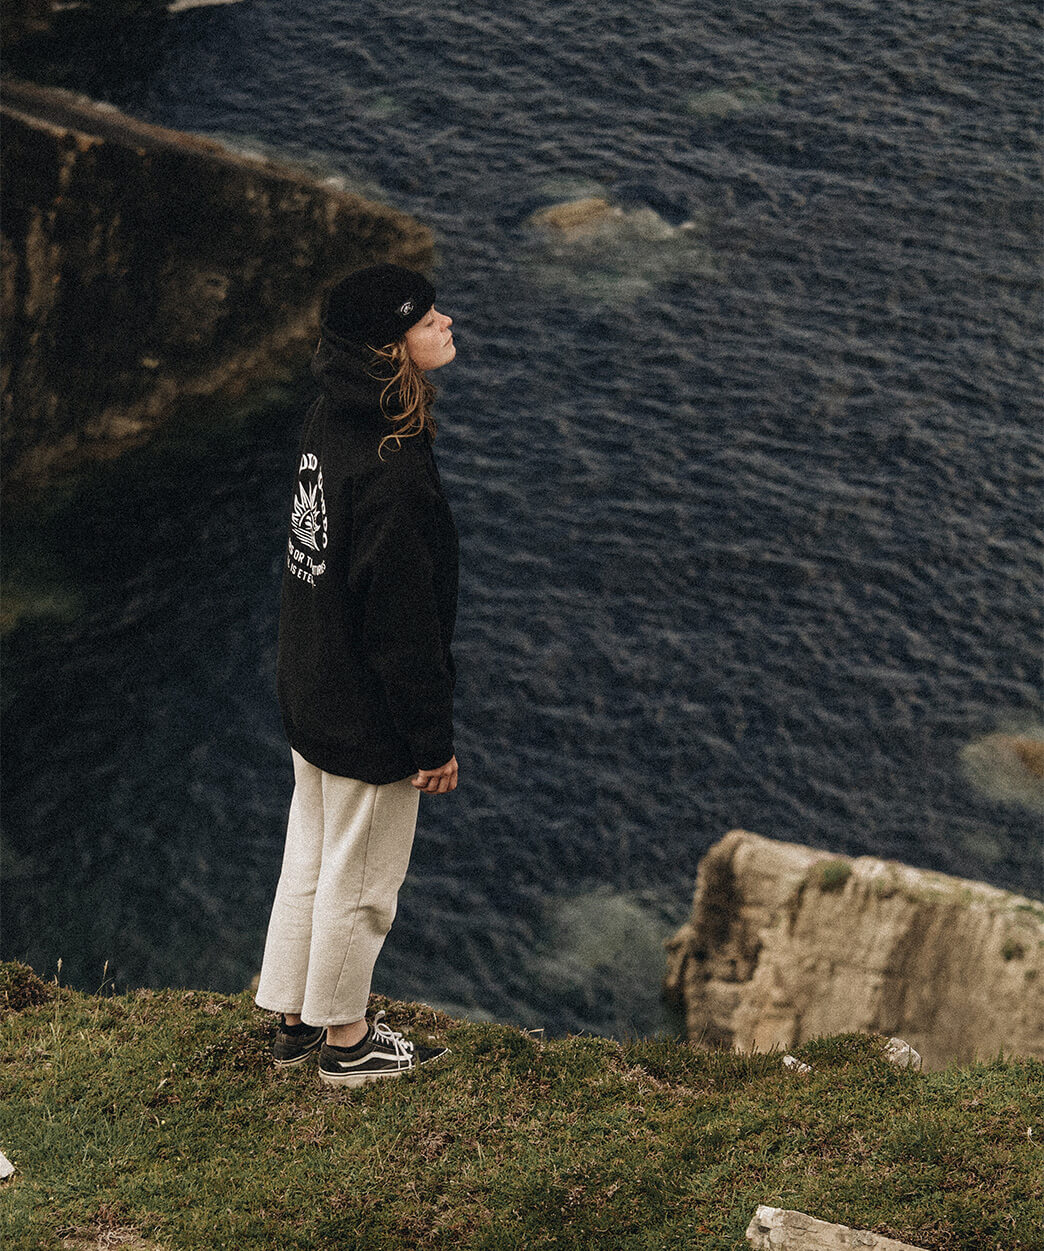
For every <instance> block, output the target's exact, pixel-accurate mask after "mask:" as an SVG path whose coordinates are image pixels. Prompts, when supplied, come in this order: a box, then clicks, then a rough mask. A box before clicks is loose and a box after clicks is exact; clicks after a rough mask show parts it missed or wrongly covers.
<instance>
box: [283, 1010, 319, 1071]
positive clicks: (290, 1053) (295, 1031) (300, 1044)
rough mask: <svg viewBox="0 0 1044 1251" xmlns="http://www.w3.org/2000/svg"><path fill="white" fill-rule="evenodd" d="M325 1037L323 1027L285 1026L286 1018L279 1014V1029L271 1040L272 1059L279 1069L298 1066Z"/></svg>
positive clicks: (303, 1024) (302, 1023)
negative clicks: (292, 1065)
mask: <svg viewBox="0 0 1044 1251" xmlns="http://www.w3.org/2000/svg"><path fill="white" fill-rule="evenodd" d="M325 1037H326V1026H325V1025H305V1023H304V1021H302V1022H301V1023H300V1024H299V1025H287V1023H286V1017H285V1016H284V1015H283V1014H282V1013H281V1012H280V1014H279V1028H278V1029H277V1030H276V1034H275V1038H273V1039H272V1058H273V1059H274V1060H275V1062H276V1064H278V1065H279V1067H280V1068H287V1067H288V1066H289V1065H291V1064H300V1063H301V1061H302V1060H307V1059H308V1057H309V1056H310V1055H311V1054H312V1052H313V1051H316V1050H317V1049H318V1048H319V1047H320V1046H321V1045H322V1041H323V1039H324V1038H325Z"/></svg>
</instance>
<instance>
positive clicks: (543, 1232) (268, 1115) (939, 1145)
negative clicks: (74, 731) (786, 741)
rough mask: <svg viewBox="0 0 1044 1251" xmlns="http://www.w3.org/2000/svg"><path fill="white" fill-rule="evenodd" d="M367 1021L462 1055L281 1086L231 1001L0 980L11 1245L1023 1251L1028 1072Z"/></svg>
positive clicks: (396, 1017)
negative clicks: (810, 1224) (805, 1228)
mask: <svg viewBox="0 0 1044 1251" xmlns="http://www.w3.org/2000/svg"><path fill="white" fill-rule="evenodd" d="M41 999H42V1000H43V1001H42V1002H41V1001H40V1000H41ZM373 1006H376V1007H387V1009H388V1014H389V1020H390V1022H391V1023H392V1024H393V1025H394V1027H395V1028H399V1029H404V1030H405V1031H407V1033H408V1035H409V1036H411V1037H413V1038H414V1039H416V1040H418V1041H425V1040H426V1038H427V1037H428V1036H433V1037H434V1038H437V1039H438V1040H440V1041H444V1042H446V1043H448V1045H449V1046H450V1047H451V1048H452V1052H453V1053H452V1055H451V1056H450V1057H447V1058H446V1059H444V1060H442V1061H439V1062H438V1063H437V1064H436V1065H434V1066H433V1067H432V1068H431V1069H430V1070H425V1071H423V1072H420V1073H417V1074H413V1075H410V1076H407V1077H404V1078H400V1079H397V1080H395V1081H390V1082H385V1083H383V1084H382V1083H378V1084H376V1085H371V1086H367V1087H365V1088H363V1089H361V1090H356V1091H327V1090H325V1089H322V1088H320V1086H319V1083H318V1077H317V1075H316V1071H315V1067H314V1064H312V1063H309V1064H308V1065H306V1066H304V1067H303V1068H299V1069H297V1070H290V1071H289V1072H280V1071H276V1070H275V1069H274V1068H273V1067H272V1066H271V1064H270V1063H269V1061H268V1052H267V1046H268V1039H269V1034H270V1029H271V1023H270V1020H271V1019H270V1017H269V1016H268V1014H266V1013H262V1012H260V1011H258V1009H257V1008H255V1007H254V1006H253V1003H252V1001H251V997H250V995H249V994H247V993H245V994H242V995H236V996H224V995H218V994H213V993H210V992H208V991H179V990H162V991H150V990H144V991H137V992H134V993H130V994H127V995H120V996H105V995H85V994H80V993H78V992H75V991H71V990H68V989H64V988H62V989H59V988H57V987H53V986H52V987H42V984H40V983H38V982H36V980H35V978H32V977H30V976H29V975H28V974H27V973H26V972H25V971H24V966H21V968H20V966H14V965H0V1008H2V1009H3V1024H2V1027H0V1029H2V1046H0V1148H2V1149H3V1150H4V1151H5V1153H6V1154H7V1155H8V1156H9V1157H10V1158H11V1160H12V1161H13V1162H14V1164H15V1165H16V1168H17V1170H18V1171H17V1172H16V1174H15V1176H14V1177H13V1178H12V1179H11V1180H9V1181H7V1182H4V1183H3V1184H2V1188H0V1245H3V1246H4V1247H5V1248H9V1249H10V1251H29V1249H30V1248H33V1249H37V1248H39V1249H47V1251H57V1249H58V1248H59V1247H61V1246H62V1239H63V1238H88V1237H89V1238H91V1239H92V1240H93V1241H92V1244H91V1245H96V1244H97V1240H98V1239H99V1238H102V1239H103V1240H104V1239H105V1236H106V1235H107V1234H108V1235H109V1241H110V1242H111V1244H112V1245H118V1239H119V1238H121V1237H125V1236H127V1235H129V1233H130V1232H131V1231H133V1232H135V1233H137V1234H138V1235H139V1236H140V1237H142V1238H144V1239H146V1240H147V1242H148V1243H149V1244H153V1243H154V1244H156V1245H158V1246H160V1247H163V1248H165V1249H167V1251H175V1249H176V1248H189V1249H191V1251H210V1249H211V1248H235V1249H236V1251H240V1249H243V1251H247V1249H251V1248H265V1249H266V1251H268V1249H272V1248H300V1249H301V1251H304V1249H306V1248H307V1249H308V1251H314V1249H315V1248H339V1249H341V1248H343V1249H345V1251H354V1249H355V1248H359V1249H360V1251H362V1249H365V1251H385V1249H388V1251H399V1249H405V1251H412V1248H428V1247H438V1248H451V1247H452V1248H484V1249H486V1251H513V1249H515V1248H519V1249H525V1251H537V1249H539V1248H552V1247H553V1248H562V1249H567V1248H587V1247H594V1248H606V1249H607V1251H617V1249H620V1251H625V1249H631V1248H633V1249H635V1251H637V1249H638V1248H641V1249H643V1251H653V1249H654V1248H655V1249H657V1251H658V1249H660V1248H668V1249H670V1251H674V1249H675V1248H682V1247H684V1248H698V1249H699V1251H723V1249H725V1248H730V1249H731V1248H740V1247H746V1246H747V1243H746V1241H745V1239H744V1237H743V1234H744V1230H745V1229H746V1226H747V1224H748V1222H749V1220H750V1218H751V1216H752V1215H753V1212H754V1209H755V1207H756V1205H757V1204H758V1203H769V1204H772V1205H774V1206H777V1207H787V1208H798V1209H800V1210H802V1211H806V1212H809V1213H811V1214H813V1215H815V1216H818V1217H821V1218H823V1219H826V1220H833V1221H839V1222H841V1223H843V1224H846V1225H852V1226H855V1227H858V1228H870V1229H875V1230H877V1231H879V1232H881V1233H884V1234H887V1235H889V1236H891V1237H893V1238H899V1239H902V1240H904V1241H907V1242H912V1243H914V1244H916V1245H918V1246H921V1247H925V1248H930V1249H932V1251H936V1249H938V1251H944V1249H945V1251H951V1249H956V1248H960V1249H962V1251H965V1249H966V1251H971V1249H972V1248H974V1249H975V1251H988V1249H990V1248H998V1249H1000V1248H1003V1249H1004V1251H1020V1249H1026V1251H1029V1248H1031V1247H1032V1248H1036V1247H1039V1246H1040V1229H1041V1221H1042V1219H1044V1195H1042V1191H1044V1182H1042V1177H1044V1173H1042V1169H1041V1164H1042V1159H1041V1157H1042V1151H1041V1146H1040V1143H1041V1142H1042V1141H1044V1065H1042V1064H1041V1063H1040V1062H1038V1061H1030V1060H1013V1059H1007V1060H1005V1059H997V1060H996V1061H994V1062H991V1063H988V1064H978V1065H973V1066H969V1067H965V1068H960V1069H956V1068H955V1069H948V1070H944V1071H942V1072H937V1073H931V1074H918V1073H914V1072H910V1071H907V1070H902V1069H897V1068H895V1067H893V1066H892V1065H890V1064H888V1062H887V1061H885V1060H884V1059H883V1058H882V1057H881V1053H880V1051H881V1043H880V1040H878V1039H875V1038H872V1037H869V1036H864V1035H843V1036H840V1037H837V1038H827V1039H816V1040H814V1041H812V1042H809V1043H807V1044H806V1045H805V1046H803V1047H800V1048H798V1049H797V1051H796V1054H798V1055H799V1057H800V1058H801V1059H803V1060H805V1061H807V1062H808V1063H810V1064H812V1065H813V1066H814V1071H813V1073H812V1074H811V1075H809V1076H805V1077H799V1076H796V1075H794V1074H792V1073H790V1072H789V1071H787V1070H785V1069H784V1068H783V1067H782V1065H781V1063H780V1057H779V1055H778V1054H755V1055H734V1054H731V1053H725V1052H704V1051H697V1050H695V1049H693V1048H691V1047H689V1046H687V1045H683V1044H679V1043H676V1042H673V1041H664V1040H656V1041H643V1042H637V1043H630V1044H621V1043H618V1042H615V1041H612V1040H609V1039H604V1038H592V1037H571V1038H565V1039H559V1040H549V1041H546V1042H545V1041H543V1040H541V1039H539V1038H535V1037H532V1036H530V1035H528V1034H526V1033H524V1032H522V1031H520V1030H517V1029H513V1028H510V1027H507V1026H500V1025H488V1024H472V1023H468V1022H462V1021H457V1020H454V1019H452V1018H450V1017H447V1016H445V1015H444V1014H442V1013H439V1012H435V1011H433V1010H432V1009H430V1008H427V1007H424V1006H421V1005H417V1004H399V1003H389V1002H388V1001H386V1000H384V999H382V998H380V997H378V996H374V1005H373ZM1028 1130H1032V1134H1028V1132H1027V1131H1028ZM67 1245H68V1244H67Z"/></svg>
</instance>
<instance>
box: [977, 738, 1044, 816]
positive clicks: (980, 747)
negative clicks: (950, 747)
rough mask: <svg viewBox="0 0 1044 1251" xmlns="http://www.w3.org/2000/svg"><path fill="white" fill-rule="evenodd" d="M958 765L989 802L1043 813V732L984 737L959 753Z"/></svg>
mask: <svg viewBox="0 0 1044 1251" xmlns="http://www.w3.org/2000/svg"><path fill="white" fill-rule="evenodd" d="M961 763H962V764H963V765H964V770H965V772H966V773H967V775H968V778H969V780H970V781H971V782H972V784H973V785H974V786H977V787H978V788H979V790H981V791H982V792H983V793H984V794H985V795H989V797H990V798H991V799H996V800H999V801H1000V802H1001V803H1007V804H1018V805H1019V806H1020V807H1023V808H1029V809H1030V810H1031V811H1034V812H1044V729H1039V730H1037V731H1036V732H1033V733H1030V732H1026V733H1022V734H987V735H986V736H985V737H984V738H980V739H977V740H976V741H975V742H974V743H969V744H968V746H967V747H965V748H963V749H962V751H961Z"/></svg>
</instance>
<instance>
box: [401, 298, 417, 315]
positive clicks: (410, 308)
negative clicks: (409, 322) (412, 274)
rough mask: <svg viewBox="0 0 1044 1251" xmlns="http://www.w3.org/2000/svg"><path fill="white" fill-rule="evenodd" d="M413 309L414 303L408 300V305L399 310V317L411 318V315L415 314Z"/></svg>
mask: <svg viewBox="0 0 1044 1251" xmlns="http://www.w3.org/2000/svg"><path fill="white" fill-rule="evenodd" d="M413 308H414V304H413V301H412V300H407V301H406V303H405V304H403V306H402V307H401V308H400V309H399V316H400V317H409V315H410V314H411V313H412V312H413Z"/></svg>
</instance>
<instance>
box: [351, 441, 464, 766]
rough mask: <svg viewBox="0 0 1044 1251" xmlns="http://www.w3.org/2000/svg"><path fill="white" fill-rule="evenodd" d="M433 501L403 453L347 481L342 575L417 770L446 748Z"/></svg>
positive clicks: (448, 722) (439, 759) (447, 711)
mask: <svg viewBox="0 0 1044 1251" xmlns="http://www.w3.org/2000/svg"><path fill="white" fill-rule="evenodd" d="M396 459H397V458H396ZM438 502H439V500H438V496H437V495H436V493H435V491H434V489H433V487H432V486H431V485H430V483H429V482H428V481H427V480H426V475H424V474H423V470H422V467H421V466H418V465H417V464H416V462H413V463H409V462H406V461H405V458H404V462H403V463H399V464H395V463H394V462H393V463H392V464H389V465H386V466H382V468H381V469H378V470H375V471H373V472H371V473H367V474H364V475H363V476H362V477H360V478H358V479H356V480H355V483H354V484H353V499H352V555H351V564H350V570H349V579H350V582H351V586H352V590H353V592H354V593H355V594H357V595H358V596H359V597H360V599H361V601H362V605H363V613H362V643H363V650H364V653H365V655H366V658H367V662H368V664H369V665H370V666H371V667H372V668H373V670H374V672H375V673H376V674H377V676H378V677H379V678H380V681H381V685H382V688H383V690H384V694H385V698H386V699H387V702H388V708H389V710H390V712H391V716H392V720H393V721H394V723H395V727H396V729H397V730H398V732H399V733H400V734H401V735H402V737H403V738H404V739H405V740H406V742H407V743H408V744H409V747H410V750H411V752H412V755H413V759H414V763H415V765H416V767H417V768H419V769H438V768H440V767H441V766H442V765H444V764H446V762H447V761H448V760H450V758H451V757H452V756H453V755H454V750H453V678H452V675H451V673H450V671H449V669H448V667H447V664H446V657H445V649H444V647H443V641H442V630H441V624H440V616H439V590H438V570H437V569H436V561H437V550H436V541H435V534H436V510H437V507H438Z"/></svg>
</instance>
